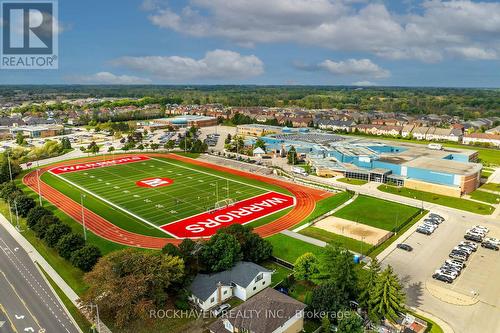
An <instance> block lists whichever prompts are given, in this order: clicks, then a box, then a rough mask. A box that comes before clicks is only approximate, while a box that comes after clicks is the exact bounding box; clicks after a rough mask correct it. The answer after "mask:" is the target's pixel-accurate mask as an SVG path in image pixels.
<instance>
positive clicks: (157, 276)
mask: <svg viewBox="0 0 500 333" xmlns="http://www.w3.org/2000/svg"><path fill="white" fill-rule="evenodd" d="M183 277H184V262H183V261H182V259H181V258H179V257H173V256H170V255H163V254H161V253H159V252H146V251H142V250H138V249H126V250H120V251H114V252H112V253H110V254H108V255H106V256H104V257H102V258H101V259H100V260H99V261H98V262H97V264H96V265H95V266H94V268H93V269H92V271H90V272H89V273H87V274H85V276H84V281H85V283H86V284H87V285H88V286H89V288H88V290H87V291H86V292H85V293H84V295H83V296H82V302H83V303H88V302H92V303H96V304H97V305H98V306H99V311H100V312H101V313H102V314H103V315H105V316H108V318H113V319H114V320H115V325H117V326H118V327H123V326H125V325H126V324H127V323H128V322H129V321H131V320H134V319H138V318H141V319H143V320H145V319H147V318H148V315H149V310H152V309H156V308H163V307H164V306H165V302H166V301H167V299H168V297H169V292H170V293H172V291H171V290H170V289H169V288H170V287H171V286H172V284H173V283H175V282H177V281H180V280H181V279H182V278H183Z"/></svg>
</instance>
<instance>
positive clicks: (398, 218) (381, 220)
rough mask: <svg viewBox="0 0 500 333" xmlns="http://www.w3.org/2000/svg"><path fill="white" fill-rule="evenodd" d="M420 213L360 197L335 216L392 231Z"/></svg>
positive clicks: (416, 209)
mask: <svg viewBox="0 0 500 333" xmlns="http://www.w3.org/2000/svg"><path fill="white" fill-rule="evenodd" d="M418 211H419V209H418V208H415V207H411V206H406V205H402V204H399V203H395V202H391V201H387V200H382V199H377V198H374V197H368V196H364V195H360V196H358V197H357V198H356V200H354V202H352V203H351V204H349V205H347V206H345V207H344V208H342V209H341V210H339V211H338V212H336V213H335V214H333V215H334V216H337V217H340V218H343V219H346V220H351V221H356V222H359V223H363V224H366V225H370V226H373V227H376V228H380V229H384V230H389V231H390V230H393V229H394V228H395V227H396V225H400V224H401V223H403V222H405V221H406V220H408V219H409V218H410V217H411V216H412V215H413V214H415V213H417V212H418Z"/></svg>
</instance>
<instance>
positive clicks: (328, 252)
mask: <svg viewBox="0 0 500 333" xmlns="http://www.w3.org/2000/svg"><path fill="white" fill-rule="evenodd" d="M319 260H320V272H321V273H320V276H319V279H320V280H323V281H330V282H333V283H335V285H336V286H337V288H339V289H340V291H341V292H343V293H345V294H346V295H347V297H355V295H356V285H357V275H356V272H355V271H354V265H355V264H354V258H353V255H352V254H351V252H349V251H348V250H347V249H345V248H343V247H341V246H339V245H336V244H328V245H327V246H325V247H324V248H323V249H322V251H321V254H320V256H319Z"/></svg>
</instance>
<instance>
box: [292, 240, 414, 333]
mask: <svg viewBox="0 0 500 333" xmlns="http://www.w3.org/2000/svg"><path fill="white" fill-rule="evenodd" d="M293 276H294V278H295V279H296V280H301V281H307V282H308V283H311V284H313V285H314V286H315V287H314V289H313V292H312V297H311V299H310V302H309V304H308V305H309V307H310V308H311V309H312V310H315V311H318V312H326V313H328V314H333V315H334V316H329V318H333V320H336V319H335V314H338V313H339V311H340V312H343V311H348V309H349V302H350V301H356V302H358V303H359V305H360V307H361V308H362V309H363V310H364V311H366V313H367V317H368V318H369V319H370V320H371V321H372V322H376V323H378V322H380V321H382V320H384V319H388V320H389V321H392V322H395V321H396V319H397V317H398V314H399V313H401V312H404V309H405V308H404V303H405V294H404V289H403V286H402V285H401V282H400V281H399V278H398V276H397V275H396V274H395V273H394V271H393V269H392V267H390V266H388V267H387V268H385V269H384V270H381V268H380V265H379V264H378V262H377V261H376V260H374V261H372V263H371V265H370V267H369V268H368V269H367V270H364V269H359V268H357V267H356V266H355V263H354V260H353V255H352V254H351V253H350V252H349V251H348V250H346V249H345V248H343V247H340V246H337V245H335V244H329V245H327V246H326V247H325V248H324V249H323V250H322V252H321V253H320V255H319V256H318V257H317V256H315V255H314V254H312V253H305V254H303V255H302V256H301V257H299V258H298V259H297V261H296V262H295V265H294V272H293ZM347 317H352V316H347ZM354 317H357V316H354ZM349 320H351V321H355V319H352V318H350V319H349ZM358 320H359V321H360V320H361V318H359V316H358ZM337 324H340V323H339V322H338V320H337ZM351 324H352V323H351ZM361 327H362V325H361ZM349 332H350V331H349ZM353 332H363V331H362V330H360V331H353Z"/></svg>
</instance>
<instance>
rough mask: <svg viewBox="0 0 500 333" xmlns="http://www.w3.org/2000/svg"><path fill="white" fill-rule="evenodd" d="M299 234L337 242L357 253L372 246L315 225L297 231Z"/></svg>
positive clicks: (328, 241)
mask: <svg viewBox="0 0 500 333" xmlns="http://www.w3.org/2000/svg"><path fill="white" fill-rule="evenodd" d="M299 233H300V234H302V235H305V236H309V237H312V238H316V239H319V240H322V241H323V242H327V243H331V242H335V243H339V244H341V245H342V246H343V247H345V248H346V249H348V250H351V251H354V252H357V253H365V252H366V251H367V250H368V249H369V248H371V247H372V245H370V244H368V243H365V242H362V241H358V240H356V239H352V238H349V237H345V236H342V235H337V234H335V233H333V232H328V231H326V230H323V229H320V228H316V227H308V228H305V229H303V230H301V231H299Z"/></svg>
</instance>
